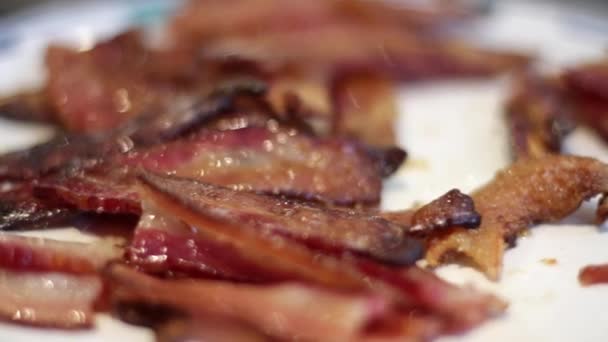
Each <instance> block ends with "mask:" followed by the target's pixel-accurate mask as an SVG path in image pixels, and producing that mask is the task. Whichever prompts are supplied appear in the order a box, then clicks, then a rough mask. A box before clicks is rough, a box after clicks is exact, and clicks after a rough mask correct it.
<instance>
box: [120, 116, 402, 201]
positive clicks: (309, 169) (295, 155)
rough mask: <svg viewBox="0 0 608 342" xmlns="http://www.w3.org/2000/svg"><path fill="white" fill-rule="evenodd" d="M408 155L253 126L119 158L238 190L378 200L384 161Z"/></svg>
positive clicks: (205, 134) (326, 198)
mask: <svg viewBox="0 0 608 342" xmlns="http://www.w3.org/2000/svg"><path fill="white" fill-rule="evenodd" d="M397 157H398V156H397ZM404 157H405V155H404V154H401V158H395V160H389V159H388V158H382V156H381V157H380V159H381V160H377V159H376V158H373V156H370V154H369V153H368V152H367V151H366V150H365V148H363V147H362V146H361V145H359V144H357V143H355V142H352V141H348V140H341V139H335V138H328V139H319V138H312V137H309V136H306V135H303V134H298V133H297V132H296V131H293V130H279V131H276V132H273V131H271V130H268V129H266V128H257V127H249V128H243V129H239V130H232V131H223V132H215V131H201V132H200V133H198V134H196V135H194V136H192V137H190V138H188V139H184V140H180V141H176V142H175V143H172V144H168V145H162V146H159V147H156V148H152V149H149V150H143V151H134V152H133V153H129V154H127V155H126V157H121V158H120V159H119V160H118V161H117V162H118V163H120V164H125V165H131V166H141V167H143V168H145V169H147V170H151V171H155V172H164V173H170V174H174V175H177V176H181V177H185V178H190V179H198V180H201V181H205V182H208V183H212V184H218V185H223V186H228V187H231V188H233V189H236V190H248V191H256V192H264V193H272V194H283V195H287V196H295V197H299V198H305V199H314V200H320V201H325V202H330V203H336V204H353V203H368V204H374V203H377V202H378V201H379V200H380V197H379V196H380V188H381V186H382V183H381V175H382V173H383V170H381V169H382V163H384V162H385V161H387V162H389V163H391V164H392V165H400V164H401V162H402V161H403V158H404ZM393 169H394V166H393ZM353 184H356V186H352V185H353Z"/></svg>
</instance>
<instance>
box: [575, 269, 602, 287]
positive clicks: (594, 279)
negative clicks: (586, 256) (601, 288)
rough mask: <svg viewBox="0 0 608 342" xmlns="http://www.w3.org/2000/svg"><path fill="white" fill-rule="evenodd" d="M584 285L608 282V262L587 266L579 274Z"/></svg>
mask: <svg viewBox="0 0 608 342" xmlns="http://www.w3.org/2000/svg"><path fill="white" fill-rule="evenodd" d="M578 280H579V282H580V283H581V285H583V286H590V285H596V284H606V283H608V264H603V265H589V266H585V267H584V268H583V269H581V271H580V272H579V274H578Z"/></svg>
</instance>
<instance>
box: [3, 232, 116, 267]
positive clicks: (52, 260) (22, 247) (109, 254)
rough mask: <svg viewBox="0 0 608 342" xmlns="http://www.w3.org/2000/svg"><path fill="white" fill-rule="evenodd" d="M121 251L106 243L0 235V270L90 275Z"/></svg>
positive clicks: (114, 258)
mask: <svg viewBox="0 0 608 342" xmlns="http://www.w3.org/2000/svg"><path fill="white" fill-rule="evenodd" d="M122 253H123V251H122V249H121V248H118V247H116V246H114V245H113V244H112V243H111V242H109V241H103V240H101V241H97V242H95V243H77V242H66V241H57V240H50V239H42V238H32V237H22V236H17V235H9V234H0V268H3V269H8V270H12V271H15V272H18V271H27V272H64V273H71V274H94V273H95V272H97V271H98V270H99V269H101V268H102V267H103V266H104V265H105V264H107V263H108V262H110V261H111V260H118V259H121V258H122Z"/></svg>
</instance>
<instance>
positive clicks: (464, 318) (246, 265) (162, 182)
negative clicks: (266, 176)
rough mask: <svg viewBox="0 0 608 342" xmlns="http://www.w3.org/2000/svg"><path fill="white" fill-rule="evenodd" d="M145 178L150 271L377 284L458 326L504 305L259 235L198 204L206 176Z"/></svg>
mask: <svg viewBox="0 0 608 342" xmlns="http://www.w3.org/2000/svg"><path fill="white" fill-rule="evenodd" d="M142 181H143V182H144V183H143V184H142V190H143V191H144V192H145V196H144V197H145V198H146V199H147V200H149V201H151V203H152V205H153V206H154V207H155V208H153V209H152V211H151V215H148V216H146V215H144V218H143V219H142V221H143V222H140V225H141V226H140V227H139V228H138V229H137V230H136V236H135V239H134V245H133V246H132V248H131V251H130V253H129V254H130V257H129V259H130V260H131V262H132V263H133V264H135V265H137V266H139V267H141V268H143V269H144V270H148V271H152V272H163V273H167V272H174V273H177V274H180V273H186V274H191V275H203V276H211V277H220V278H229V279H238V280H246V281H258V282H259V281H263V282H267V281H276V280H303V281H306V282H308V283H313V284H319V285H323V286H326V287H329V288H334V289H342V290H345V289H347V290H353V289H358V290H363V289H368V288H372V289H373V290H374V291H379V293H381V294H383V295H384V296H387V297H388V298H391V299H393V300H395V301H397V302H398V303H401V304H402V305H406V307H410V306H412V305H413V306H415V307H419V308H424V310H431V311H433V312H437V313H439V314H440V315H441V317H443V318H444V319H445V321H446V324H448V325H449V326H450V327H451V328H453V329H464V328H467V327H471V326H474V325H475V324H478V323H479V322H481V321H483V320H484V319H486V318H487V317H490V316H492V315H495V314H497V313H499V312H501V310H502V309H503V307H504V304H503V303H502V302H501V301H500V300H497V299H496V298H494V297H492V296H485V295H479V294H477V293H475V292H472V291H469V290H464V289H462V290H461V289H458V288H455V287H452V286H450V285H448V284H447V283H444V282H443V281H441V280H440V279H439V278H437V277H435V276H434V275H432V274H431V273H428V272H426V271H424V270H421V269H418V268H416V267H408V268H403V269H397V268H390V267H384V266H381V265H379V264H377V263H375V262H372V261H370V260H367V259H364V258H362V257H358V256H356V255H352V254H349V253H344V252H343V251H340V250H328V249H327V248H320V246H318V245H316V246H315V245H314V244H310V243H306V246H304V245H302V244H301V243H295V242H296V241H297V240H296V241H294V240H293V239H288V238H284V237H282V236H280V235H277V234H259V229H256V228H255V227H251V226H250V223H248V222H241V223H240V224H237V225H233V224H230V223H228V222H225V221H222V220H220V219H219V218H213V217H210V216H209V214H205V212H204V211H203V212H201V210H200V209H199V208H198V206H197V201H196V199H197V197H199V196H197V191H198V190H196V189H195V187H197V186H199V185H200V184H199V183H194V182H192V185H191V186H186V185H185V184H181V182H179V181H174V180H172V179H171V178H167V177H163V178H160V177H158V176H156V177H153V178H152V177H150V176H149V175H148V176H146V177H145V178H143V179H142ZM176 185H177V186H178V188H175V186H176ZM172 187H173V188H172ZM184 188H187V189H189V190H187V191H182V190H183V189H184ZM180 189H182V190H180ZM221 210H222V209H219V210H218V211H221ZM216 215H219V213H218V214H216ZM224 220H225V219H224ZM193 227H196V228H193ZM142 228H143V229H142ZM329 229H331V228H329ZM139 234H143V235H141V238H138V235H139ZM152 236H156V238H154V239H152V238H151V237H152ZM148 243H150V245H148ZM311 248H312V249H314V250H315V251H314V252H313V250H311ZM412 260H415V258H414V259H412Z"/></svg>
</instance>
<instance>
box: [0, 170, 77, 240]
mask: <svg viewBox="0 0 608 342" xmlns="http://www.w3.org/2000/svg"><path fill="white" fill-rule="evenodd" d="M33 187H34V185H33V184H32V183H29V182H24V183H13V182H4V183H2V185H1V189H0V231H2V230H18V229H32V228H44V227H49V226H54V225H57V224H61V223H64V222H65V221H67V220H68V219H69V218H70V217H72V216H73V214H74V212H73V211H72V210H70V209H69V208H64V207H61V206H58V205H55V204H54V203H48V202H46V201H43V200H40V199H38V198H36V197H35V196H34V194H33Z"/></svg>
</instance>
